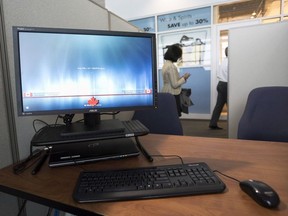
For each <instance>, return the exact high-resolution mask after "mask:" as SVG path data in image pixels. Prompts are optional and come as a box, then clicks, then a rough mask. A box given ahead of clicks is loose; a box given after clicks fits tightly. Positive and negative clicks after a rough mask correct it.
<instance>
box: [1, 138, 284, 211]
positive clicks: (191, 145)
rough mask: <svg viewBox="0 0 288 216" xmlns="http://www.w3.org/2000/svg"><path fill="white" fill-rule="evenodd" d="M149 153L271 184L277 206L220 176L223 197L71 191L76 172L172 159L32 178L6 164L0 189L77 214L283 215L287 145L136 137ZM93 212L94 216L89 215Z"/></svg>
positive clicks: (131, 163)
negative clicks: (113, 198) (82, 199)
mask: <svg viewBox="0 0 288 216" xmlns="http://www.w3.org/2000/svg"><path fill="white" fill-rule="evenodd" d="M140 140H141V142H142V144H143V146H145V148H146V149H147V150H148V151H149V152H150V153H151V154H153V155H159V154H161V155H180V156H181V157H182V158H183V159H184V162H200V161H204V162H206V163H207V164H208V165H209V166H210V167H211V168H212V169H217V170H219V171H222V172H224V173H225V174H228V175H231V176H233V177H235V178H237V179H239V180H244V179H249V178H251V179H257V180H262V181H264V182H266V183H268V184H269V185H271V186H272V187H273V188H274V189H275V190H276V191H277V192H278V194H279V196H280V199H281V204H280V206H279V208H278V209H276V210H270V209H266V208H263V207H261V206H259V205H258V204H257V203H256V202H254V201H253V200H252V199H251V198H250V197H248V196H247V195H246V194H245V193H244V192H242V191H241V189H240V187H239V185H238V183H237V182H235V181H233V180H231V179H228V178H225V177H222V176H220V178H221V179H222V180H223V181H224V182H225V184H226V185H227V190H226V191H225V193H223V194H211V195H200V196H186V197H173V198H163V199H150V200H137V201H122V202H106V203H89V204H79V203H76V202H75V201H74V200H73V199H72V192H73V189H74V186H75V184H76V180H77V178H78V175H79V172H80V171H81V170H83V169H85V170H94V169H95V170H96V169H99V170H101V169H107V168H111V167H114V168H126V167H139V166H149V165H162V164H171V163H180V161H179V159H177V158H170V157H167V158H163V157H155V158H154V162H153V163H149V162H147V161H146V159H145V158H144V157H143V156H142V155H141V156H139V157H134V158H129V159H123V160H117V161H115V160H114V161H105V162H97V163H91V164H86V165H82V166H69V167H59V168H49V167H48V166H47V165H46V166H44V167H43V168H42V169H41V171H40V172H39V173H38V174H37V175H34V176H33V175H31V174H30V172H31V170H27V171H25V172H24V173H22V174H20V175H14V174H13V172H12V166H9V167H6V168H3V169H1V170H0V191H2V192H5V193H8V194H11V195H15V196H18V197H21V198H24V199H28V200H31V201H34V202H37V203H40V204H43V205H47V206H50V207H53V208H57V209H59V210H63V211H66V212H69V213H72V214H78V215H85V216H87V215H94V214H95V215H96V213H98V214H103V215H137V216H139V215H145V216H146V215H165V216H167V215H173V216H175V215H197V216H198V215H213V216H215V215H233V216H237V215H241V216H243V215H253V216H255V215H261V216H264V215H288V209H287V205H288V168H287V167H288V143H277V142H261V141H245V140H233V139H217V138H200V137H186V136H183V137H182V136H166V135H153V134H150V135H147V136H144V137H140ZM93 212H94V213H93Z"/></svg>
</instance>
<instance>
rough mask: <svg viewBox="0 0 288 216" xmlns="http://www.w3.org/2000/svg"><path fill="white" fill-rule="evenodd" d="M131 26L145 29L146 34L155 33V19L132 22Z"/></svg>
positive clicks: (149, 18)
mask: <svg viewBox="0 0 288 216" xmlns="http://www.w3.org/2000/svg"><path fill="white" fill-rule="evenodd" d="M129 22H130V23H131V24H133V25H135V26H137V27H138V28H140V29H143V30H144V31H145V32H151V33H153V32H155V18H154V17H148V18H145V19H137V20H130V21H129Z"/></svg>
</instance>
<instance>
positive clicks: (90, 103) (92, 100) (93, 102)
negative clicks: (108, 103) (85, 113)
mask: <svg viewBox="0 0 288 216" xmlns="http://www.w3.org/2000/svg"><path fill="white" fill-rule="evenodd" d="M88 104H89V105H90V106H96V105H97V104H99V100H97V99H96V98H95V97H92V98H90V99H89V100H88Z"/></svg>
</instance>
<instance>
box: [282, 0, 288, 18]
mask: <svg viewBox="0 0 288 216" xmlns="http://www.w3.org/2000/svg"><path fill="white" fill-rule="evenodd" d="M283 13H284V14H288V0H284V11H283ZM284 20H287V17H285V18H284Z"/></svg>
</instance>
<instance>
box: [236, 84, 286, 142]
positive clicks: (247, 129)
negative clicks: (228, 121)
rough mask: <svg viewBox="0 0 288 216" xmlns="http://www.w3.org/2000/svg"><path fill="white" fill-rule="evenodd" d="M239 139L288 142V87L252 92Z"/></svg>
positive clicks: (239, 132)
mask: <svg viewBox="0 0 288 216" xmlns="http://www.w3.org/2000/svg"><path fill="white" fill-rule="evenodd" d="M238 138H239V139H247V140H264V141H279V142H288V87H284V86H270V87H260V88H256V89H253V90H252V91H251V92H250V94H249V95H248V99H247V104H246V107H245V110H244V113H243V115H242V117H241V119H240V121H239V125H238Z"/></svg>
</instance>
